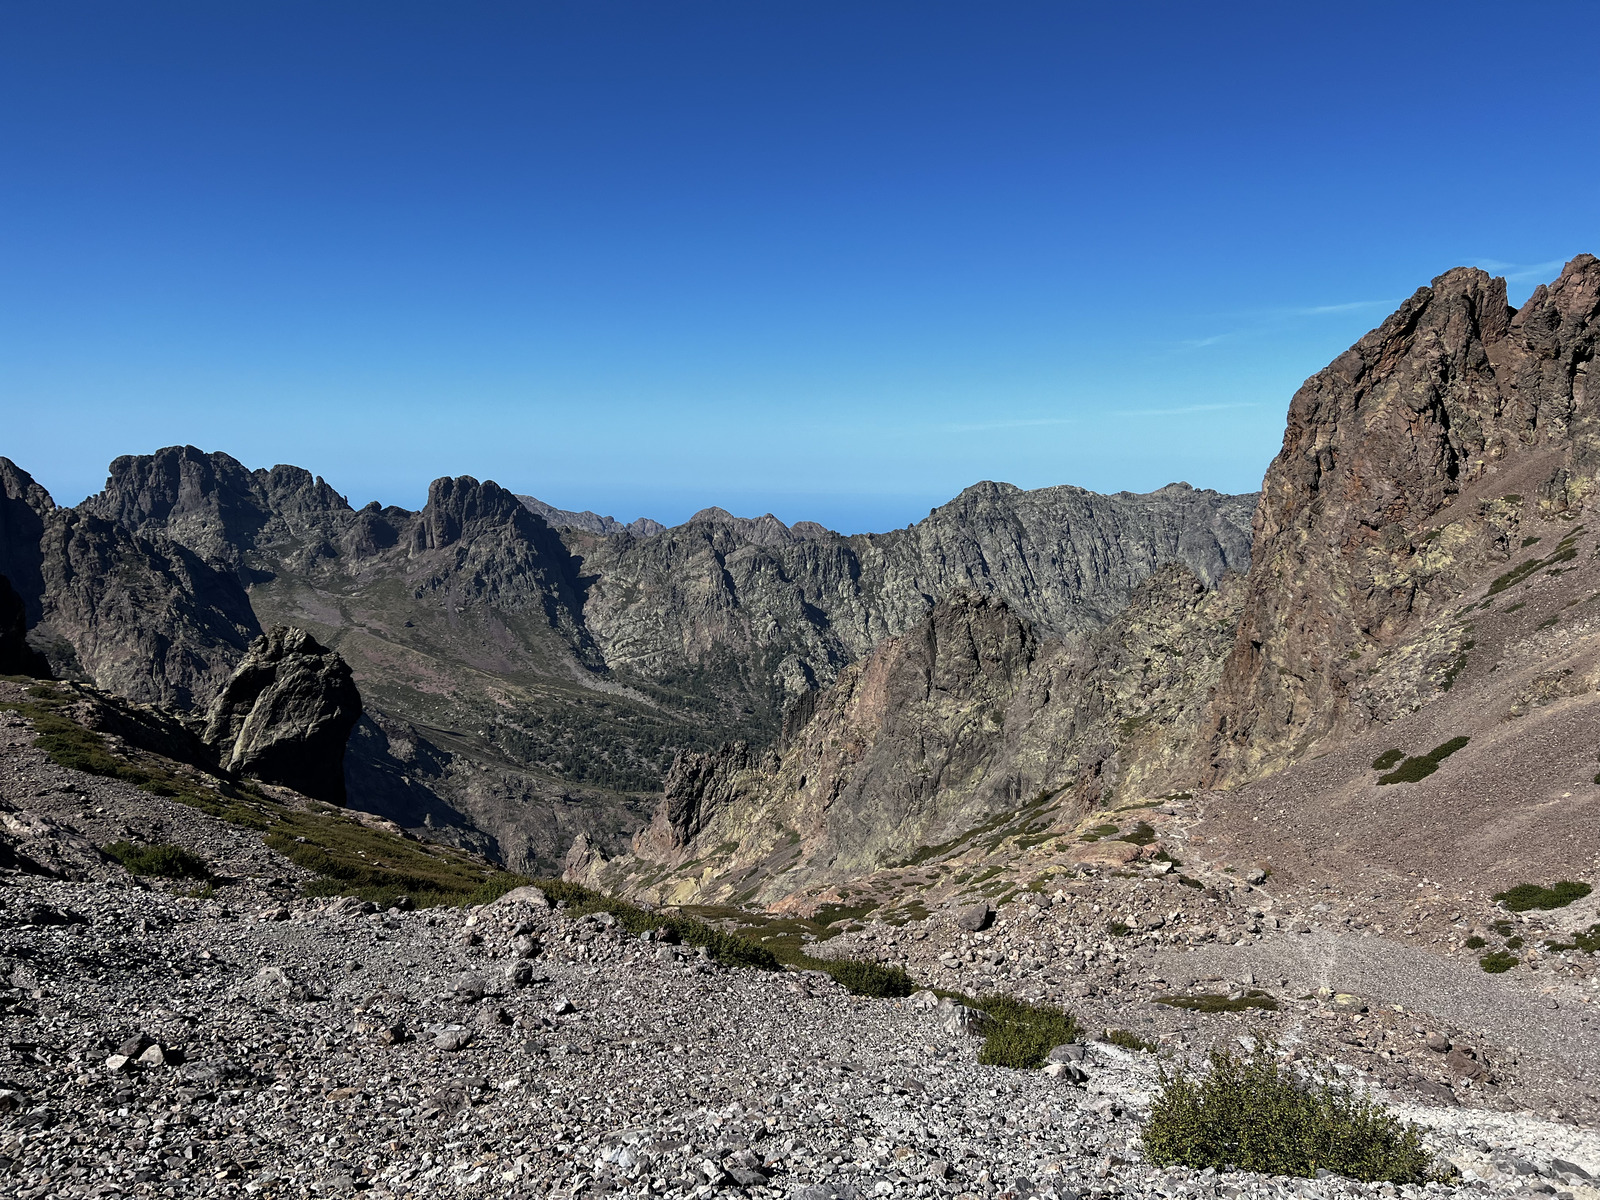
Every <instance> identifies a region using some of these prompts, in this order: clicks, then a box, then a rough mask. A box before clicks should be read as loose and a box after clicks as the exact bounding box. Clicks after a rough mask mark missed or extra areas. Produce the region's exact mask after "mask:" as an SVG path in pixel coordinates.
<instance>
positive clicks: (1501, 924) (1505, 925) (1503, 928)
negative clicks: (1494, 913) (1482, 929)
mask: <svg viewBox="0 0 1600 1200" xmlns="http://www.w3.org/2000/svg"><path fill="white" fill-rule="evenodd" d="M1489 928H1490V929H1492V930H1494V931H1495V932H1496V933H1498V934H1499V935H1500V936H1501V937H1503V938H1504V937H1510V936H1511V931H1512V930H1513V929H1515V928H1516V926H1515V925H1513V924H1512V923H1511V922H1510V921H1495V922H1494V923H1492V924H1491V925H1490V926H1489Z"/></svg>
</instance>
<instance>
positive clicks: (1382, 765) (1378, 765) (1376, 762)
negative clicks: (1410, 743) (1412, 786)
mask: <svg viewBox="0 0 1600 1200" xmlns="http://www.w3.org/2000/svg"><path fill="white" fill-rule="evenodd" d="M1405 756H1406V752H1405V751H1404V750H1398V749H1396V750H1385V751H1384V752H1383V753H1382V754H1380V755H1378V757H1377V758H1375V759H1373V760H1372V769H1373V770H1374V771H1387V770H1388V769H1389V768H1390V767H1392V766H1394V765H1395V763H1397V762H1399V761H1400V760H1401V759H1402V758H1404V757H1405Z"/></svg>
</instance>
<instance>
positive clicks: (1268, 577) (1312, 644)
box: [1199, 255, 1600, 783]
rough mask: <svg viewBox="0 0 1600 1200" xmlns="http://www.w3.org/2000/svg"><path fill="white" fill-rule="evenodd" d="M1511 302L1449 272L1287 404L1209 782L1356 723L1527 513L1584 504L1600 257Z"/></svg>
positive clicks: (1260, 513) (1506, 555) (1475, 277)
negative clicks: (1421, 634) (1370, 692)
mask: <svg viewBox="0 0 1600 1200" xmlns="http://www.w3.org/2000/svg"><path fill="white" fill-rule="evenodd" d="M1505 287H1506V285H1505V280H1503V279H1492V278H1490V277H1489V276H1488V275H1487V274H1485V273H1484V272H1482V271H1479V270H1476V269H1472V268H1459V269H1457V270H1453V271H1449V272H1447V273H1446V274H1444V275H1441V276H1440V277H1439V278H1437V279H1435V280H1434V281H1433V283H1432V285H1431V286H1429V287H1425V288H1420V289H1418V290H1417V292H1416V293H1415V294H1414V295H1413V296H1412V297H1411V298H1410V299H1409V300H1407V301H1406V302H1405V303H1404V304H1402V305H1401V306H1400V308H1399V310H1398V311H1397V312H1395V314H1394V315H1393V316H1391V317H1390V318H1389V319H1388V320H1386V321H1385V322H1384V323H1383V324H1382V325H1381V326H1379V327H1378V328H1377V329H1375V330H1373V331H1372V332H1371V333H1369V334H1367V335H1366V336H1365V337H1363V338H1362V339H1361V340H1360V341H1359V342H1357V343H1356V344H1355V345H1354V346H1352V347H1351V348H1350V349H1349V350H1348V351H1346V352H1345V353H1344V354H1342V355H1340V356H1339V357H1338V358H1337V359H1335V360H1334V361H1333V363H1331V364H1330V365H1329V366H1328V367H1327V368H1325V369H1324V370H1322V371H1320V372H1318V373H1317V374H1316V375H1314V376H1313V377H1312V378H1311V379H1310V380H1308V381H1307V382H1306V384H1305V385H1304V386H1303V387H1302V388H1301V389H1300V390H1299V391H1298V392H1297V393H1296V394H1295V396H1294V399H1293V401H1292V402H1291V403H1290V406H1289V418H1288V426H1287V429H1286V431H1285V433H1284V439H1283V449H1282V450H1281V451H1280V453H1279V454H1278V456H1277V458H1275V459H1274V460H1273V462H1272V465H1271V466H1270V467H1269V468H1268V470H1267V475H1266V479H1265V482H1264V484H1263V491H1262V496H1261V503H1260V506H1259V507H1258V508H1257V510H1256V515H1255V527H1254V548H1253V551H1252V557H1251V568H1250V572H1249V579H1248V584H1247V586H1246V599H1245V606H1244V613H1243V617H1242V621H1241V624H1240V628H1239V632H1238V636H1237V639H1236V642H1235V645H1234V648H1233V650H1232V652H1231V654H1230V657H1229V660H1228V666H1227V671H1226V675H1225V678H1224V681H1223V685H1222V688H1221V690H1220V692H1219V695H1218V697H1217V701H1216V705H1215V710H1214V713H1213V722H1212V730H1211V736H1210V739H1209V741H1208V744H1207V745H1206V746H1204V747H1202V748H1201V750H1200V752H1199V756H1200V760H1201V763H1202V766H1203V768H1204V770H1205V773H1206V775H1207V776H1208V777H1209V778H1210V779H1211V780H1212V781H1215V782H1222V783H1233V782H1239V781H1241V780H1244V779H1249V778H1253V777H1257V776H1260V775H1262V774H1265V773H1269V772H1271V771H1273V770H1276V769H1278V768H1281V767H1282V766H1284V765H1286V764H1287V763H1289V762H1291V761H1293V760H1294V759H1295V758H1296V757H1298V756H1300V755H1303V754H1305V753H1306V752H1307V751H1309V750H1310V749H1312V748H1313V747H1315V746H1317V745H1319V744H1322V743H1324V742H1327V741H1329V740H1336V739H1337V738H1339V737H1340V736H1343V735H1345V734H1347V733H1349V732H1350V731H1351V730H1352V729H1353V728H1355V727H1358V726H1359V725H1360V723H1361V722H1362V721H1363V720H1364V717H1363V715H1362V714H1361V713H1360V711H1359V710H1357V709H1354V708H1353V707H1352V705H1351V703H1350V695H1351V691H1352V688H1353V687H1354V686H1356V685H1357V683H1358V682H1359V681H1361V680H1363V679H1364V678H1365V677H1366V675H1367V674H1368V673H1369V671H1370V669H1371V664H1372V662H1373V661H1374V660H1375V659H1376V657H1377V656H1378V655H1379V654H1381V653H1383V652H1384V651H1385V650H1387V649H1388V648H1390V647H1392V646H1394V645H1395V644H1397V643H1398V642H1399V641H1400V640H1401V639H1403V638H1405V637H1406V636H1408V635H1409V634H1411V633H1412V632H1413V631H1414V630H1416V629H1417V628H1418V627H1419V626H1420V625H1421V624H1422V623H1424V622H1425V621H1427V620H1428V619H1429V618H1430V617H1432V616H1434V615H1436V614H1437V613H1438V612H1439V611H1440V609H1441V606H1443V605H1445V604H1448V603H1449V602H1451V601H1452V600H1453V599H1455V598H1456V597H1457V596H1459V595H1460V594H1461V592H1462V591H1463V590H1464V588H1465V587H1466V586H1467V585H1468V584H1469V583H1471V582H1473V581H1475V580H1476V579H1477V578H1478V577H1479V576H1480V575H1481V574H1482V573H1483V572H1484V570H1485V569H1487V568H1489V567H1491V566H1494V565H1496V564H1501V563H1505V562H1506V561H1508V560H1509V559H1510V558H1511V557H1512V555H1513V554H1514V553H1515V552H1517V551H1518V549H1519V547H1518V545H1517V540H1518V529H1519V526H1520V523H1521V521H1522V519H1523V514H1524V513H1525V512H1527V511H1528V508H1527V506H1529V505H1532V506H1534V508H1535V510H1536V511H1537V512H1538V513H1540V514H1542V515H1550V514H1560V513H1564V512H1570V511H1573V510H1575V509H1576V508H1577V507H1578V506H1579V505H1581V504H1582V503H1583V501H1584V499H1585V498H1586V497H1588V496H1590V495H1591V494H1592V493H1593V492H1594V490H1595V488H1596V484H1597V481H1600V414H1597V412H1596V408H1595V403H1594V401H1595V394H1594V390H1595V387H1596V384H1595V383H1594V381H1593V379H1592V375H1593V372H1594V358H1595V351H1596V345H1597V343H1600V261H1597V260H1596V259H1595V258H1594V257H1593V256H1591V255H1581V256H1579V257H1578V258H1575V259H1573V260H1572V262H1570V263H1568V264H1567V267H1566V269H1565V270H1564V271H1562V273H1561V277H1560V278H1559V279H1557V280H1556V281H1555V282H1554V283H1553V284H1551V285H1549V286H1548V287H1547V286H1544V285H1540V286H1539V287H1538V288H1537V289H1535V291H1534V293H1533V295H1532V296H1531V297H1529V299H1528V301H1527V303H1526V304H1524V305H1523V306H1522V307H1521V308H1520V309H1516V310H1513V309H1512V308H1511V307H1510V306H1509V305H1508V304H1507V303H1506V290H1505Z"/></svg>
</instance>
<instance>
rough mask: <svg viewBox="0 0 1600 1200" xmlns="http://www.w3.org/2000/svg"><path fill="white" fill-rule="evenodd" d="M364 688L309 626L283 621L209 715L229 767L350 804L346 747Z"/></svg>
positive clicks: (213, 738)
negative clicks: (288, 625) (289, 625)
mask: <svg viewBox="0 0 1600 1200" xmlns="http://www.w3.org/2000/svg"><path fill="white" fill-rule="evenodd" d="M360 717H361V693H360V692H358V691H357V690H356V685H355V681H354V680H353V679H352V678H351V673H350V668H349V666H348V665H346V663H345V661H344V659H342V658H340V657H339V655H338V654H337V653H336V652H334V651H332V650H329V649H327V648H326V647H324V646H322V645H320V644H319V643H318V642H317V640H316V639H315V638H313V637H312V636H311V635H310V634H309V633H307V632H306V631H305V630H303V629H295V628H285V627H284V626H281V625H280V626H278V627H277V628H275V629H273V630H272V631H271V632H269V633H266V634H263V635H262V636H261V637H258V638H256V639H255V641H253V642H251V643H250V649H249V652H248V653H247V654H246V655H245V658H244V661H243V662H242V663H240V664H239V669H238V670H237V671H235V672H234V675H233V678H232V679H230V680H229V681H228V684H227V686H226V687H225V688H223V689H222V694H221V695H219V696H218V697H217V698H216V700H215V701H214V702H213V703H212V705H211V711H210V712H209V714H208V715H207V719H206V733H205V740H206V744H207V745H209V746H211V747H212V748H213V749H214V750H215V751H216V753H217V757H218V759H219V761H220V763H221V765H222V767H223V768H224V769H225V770H227V771H230V772H233V773H237V774H241V775H252V776H254V777H256V778H258V779H264V780H266V781H268V782H270V783H279V784H282V785H284V786H285V787H291V788H294V789H295V790H296V791H298V792H303V793H304V794H305V795H307V796H311V797H313V798H314V799H317V800H326V801H329V802H330V803H334V804H342V803H344V796H345V792H344V749H345V743H346V742H347V741H348V740H349V737H350V730H351V729H352V728H354V727H355V723H356V721H357V720H359V719H360Z"/></svg>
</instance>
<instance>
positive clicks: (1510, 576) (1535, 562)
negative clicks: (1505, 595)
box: [1489, 527, 1581, 596]
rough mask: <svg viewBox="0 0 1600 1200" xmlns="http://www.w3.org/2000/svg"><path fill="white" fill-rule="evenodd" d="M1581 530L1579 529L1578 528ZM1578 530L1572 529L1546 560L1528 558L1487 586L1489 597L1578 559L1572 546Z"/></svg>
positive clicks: (1575, 548)
mask: <svg viewBox="0 0 1600 1200" xmlns="http://www.w3.org/2000/svg"><path fill="white" fill-rule="evenodd" d="M1580 529H1581V527H1580ZM1579 531H1580V530H1579V529H1574V530H1573V531H1572V532H1571V533H1569V534H1568V535H1567V536H1566V537H1564V538H1562V539H1561V541H1560V542H1559V543H1557V545H1556V549H1555V553H1554V554H1552V555H1550V556H1549V557H1548V558H1530V559H1528V560H1527V561H1526V562H1522V563H1518V564H1517V565H1516V566H1514V567H1512V568H1511V570H1509V571H1507V572H1506V573H1505V574H1504V575H1501V576H1500V577H1499V578H1497V579H1496V580H1495V581H1494V582H1493V583H1491V584H1490V585H1489V595H1491V596H1494V595H1497V594H1498V593H1500V592H1503V591H1505V590H1506V589H1507V588H1512V587H1516V586H1517V584H1519V583H1521V582H1522V581H1523V580H1525V579H1527V578H1529V577H1530V576H1532V575H1533V574H1535V573H1536V572H1538V571H1539V570H1541V569H1542V568H1545V567H1554V566H1556V564H1558V563H1564V562H1571V561H1572V560H1573V559H1575V558H1577V557H1578V548H1577V547H1576V546H1575V545H1574V544H1573V543H1574V541H1575V540H1576V539H1577V536H1578V533H1579Z"/></svg>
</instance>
